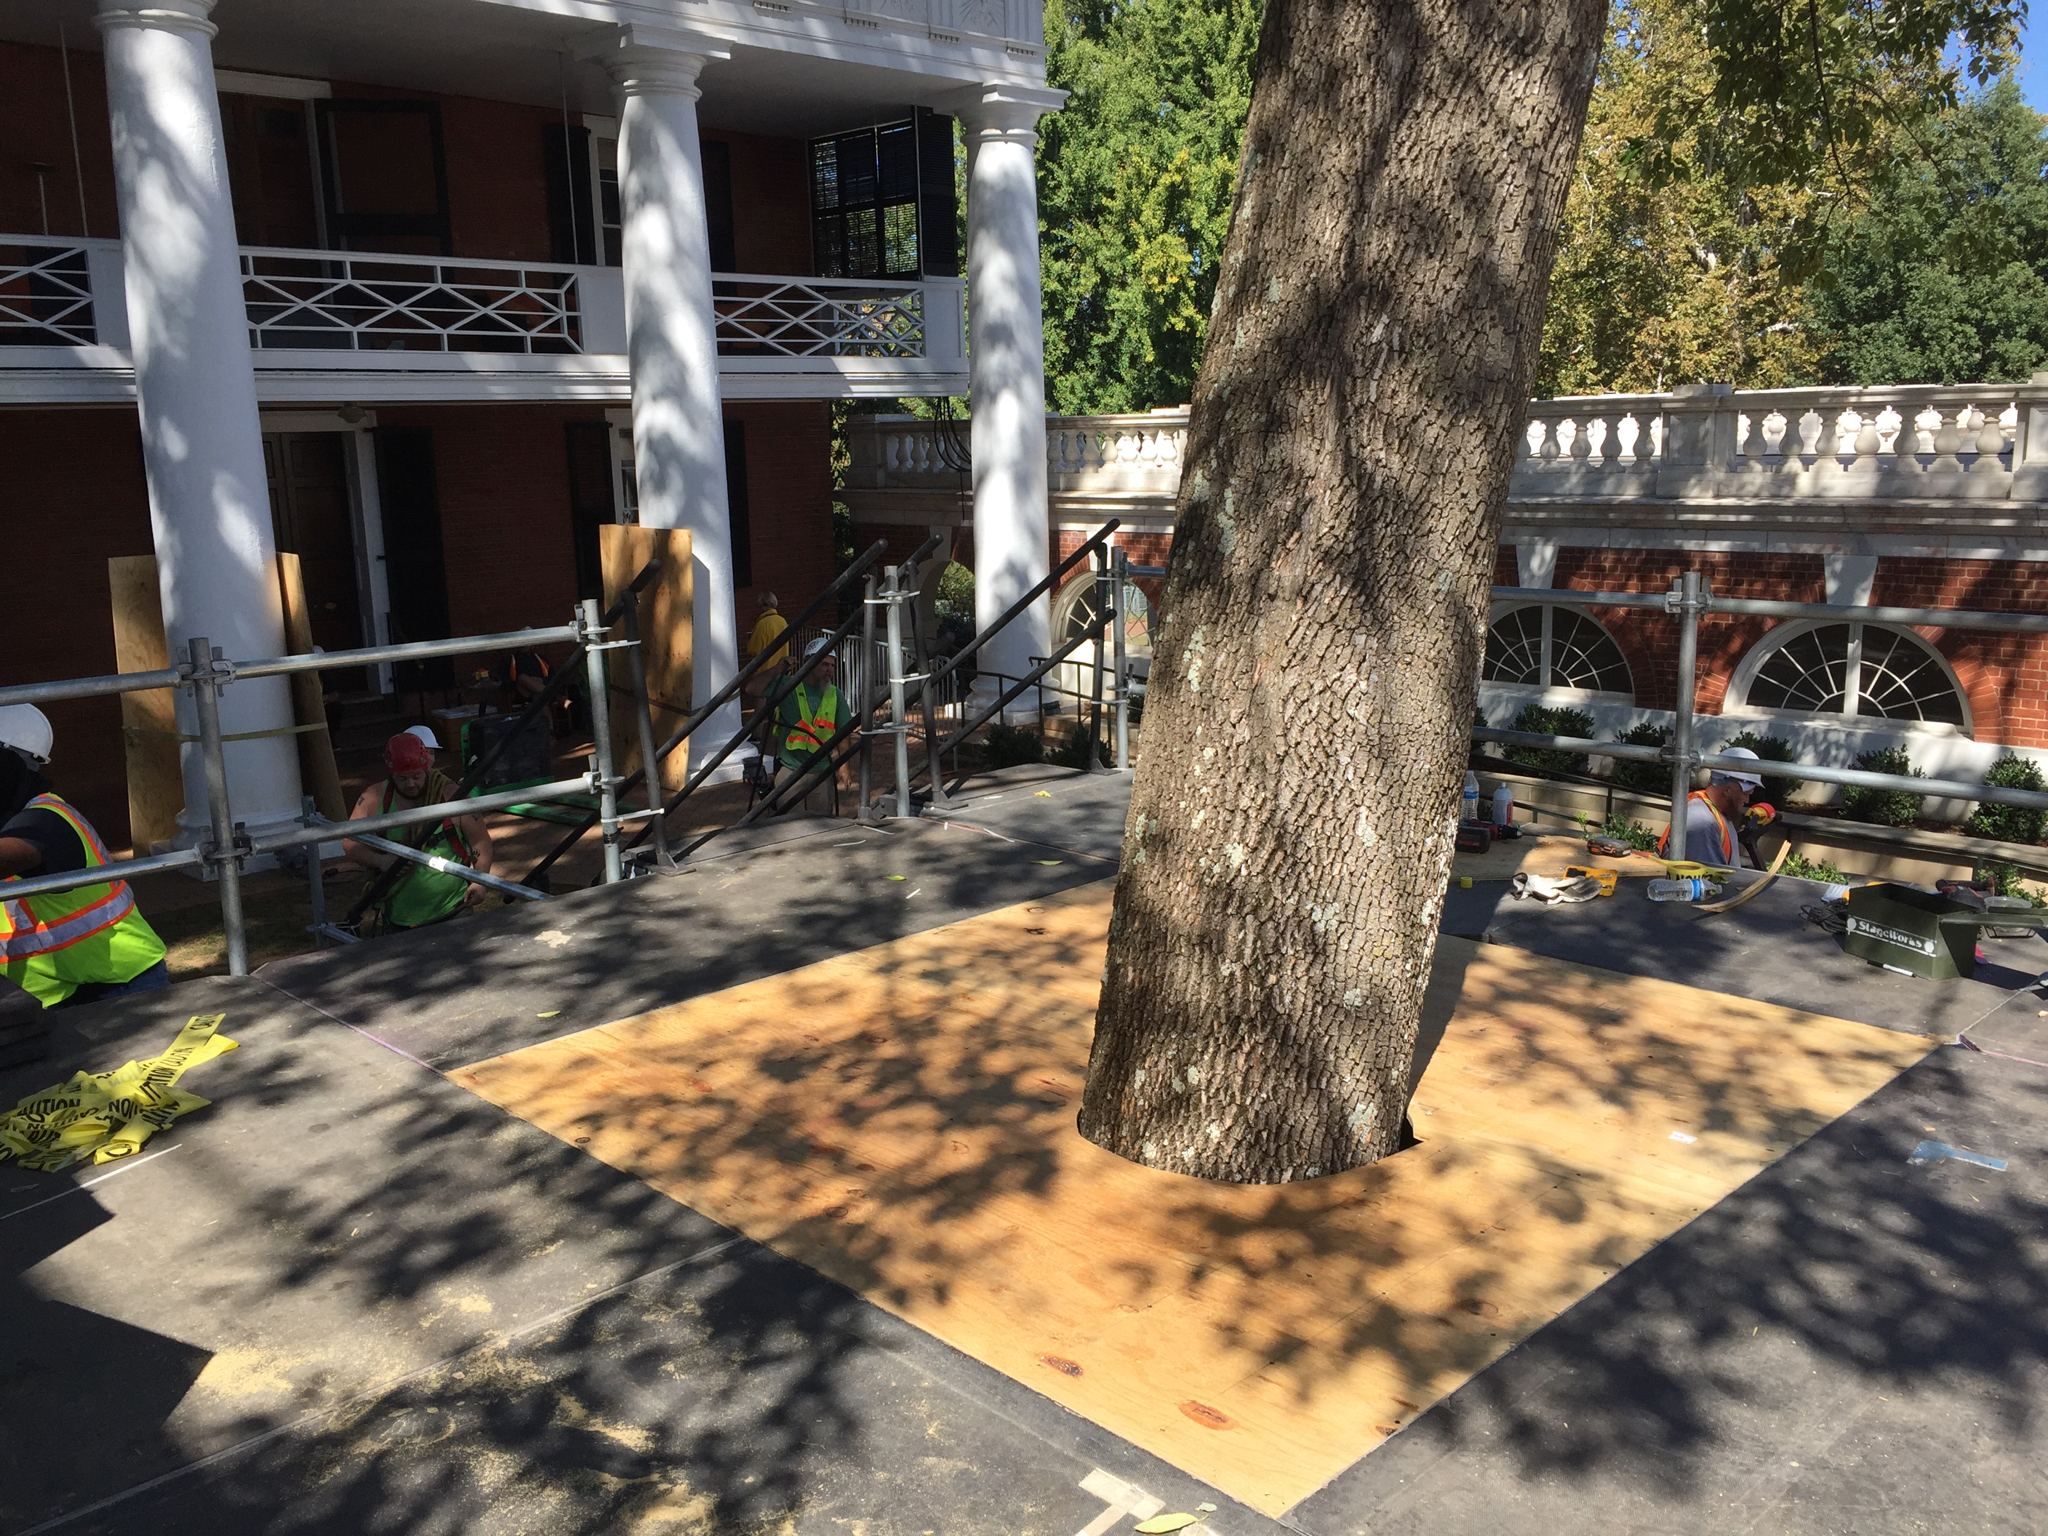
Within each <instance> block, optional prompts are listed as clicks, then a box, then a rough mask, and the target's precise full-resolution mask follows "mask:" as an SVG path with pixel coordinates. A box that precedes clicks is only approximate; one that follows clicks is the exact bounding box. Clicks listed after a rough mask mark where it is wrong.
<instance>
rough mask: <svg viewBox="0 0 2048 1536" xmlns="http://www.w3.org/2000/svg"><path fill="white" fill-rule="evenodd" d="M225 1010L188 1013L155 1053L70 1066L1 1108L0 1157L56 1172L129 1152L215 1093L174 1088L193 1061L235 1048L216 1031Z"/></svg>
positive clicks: (130, 1154)
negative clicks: (105, 1064) (104, 1065)
mask: <svg viewBox="0 0 2048 1536" xmlns="http://www.w3.org/2000/svg"><path fill="white" fill-rule="evenodd" d="M226 1018H227V1015H226V1014H224V1013H206V1014H194V1015H193V1016H192V1017H191V1018H190V1019H188V1020H186V1022H185V1027H184V1028H183V1029H181V1030H179V1031H178V1038H177V1039H175V1040H173V1041H172V1042H171V1047H170V1049H169V1050H167V1051H165V1052H164V1053H163V1054H162V1055H161V1056H152V1057H150V1058H149V1059H148V1060H146V1061H131V1062H129V1063H127V1064H126V1065H125V1066H121V1067H117V1068H116V1069H115V1070H113V1071H112V1072H74V1073H73V1074H72V1075H71V1080H70V1081H69V1082H66V1083H61V1084H59V1085H58V1086H57V1087H55V1088H45V1089H44V1090H43V1091H42V1092H40V1093H32V1094H30V1095H29V1096H28V1097H27V1098H25V1099H23V1100H22V1101H21V1102H20V1103H18V1104H16V1105H15V1106H14V1108H13V1109H11V1110H9V1111H8V1112H7V1113H6V1114H5V1115H4V1116H0V1161H5V1160H6V1159H7V1158H9V1157H12V1158H14V1159H15V1160H16V1161H17V1162H19V1163H20V1164H21V1166H22V1167H24V1168H27V1169H30V1170H32V1171H34V1172H38V1173H57V1172H59V1171H61V1170H63V1169H65V1168H69V1167H70V1166H71V1165H72V1164H73V1163H76V1162H80V1161H82V1160H84V1159H86V1158H90V1159H91V1160H92V1161H93V1162H95V1163H111V1162H113V1161H114V1160H115V1159H116V1158H122V1157H133V1156H134V1155H135V1154H136V1153H137V1152H139V1151H141V1150H142V1144H143V1143H144V1142H145V1141H147V1140H149V1138H150V1137H151V1136H153V1135H155V1134H156V1133H157V1132H158V1131H160V1130H162V1129H163V1128H164V1127H165V1126H167V1125H169V1124H170V1123H171V1122H172V1121H173V1120H176V1119H177V1118H178V1117H179V1116H180V1115H189V1114H190V1113H191V1112H192V1111H193V1110H195V1109H204V1108H206V1106H207V1105H208V1104H210V1103H212V1102H213V1101H212V1100H211V1099H202V1098H200V1097H199V1095H198V1094H196V1093H187V1092H185V1090H184V1089H182V1088H179V1087H178V1086H176V1085H177V1081H178V1079H179V1078H181V1077H183V1076H184V1075H185V1073H187V1072H188V1071H190V1070H191V1069H192V1068H194V1067H196V1066H200V1065H203V1064H204V1063H206V1062H209V1061H211V1060H213V1058H214V1057H216V1056H223V1055H225V1054H227V1053H228V1052H229V1051H232V1050H234V1049H235V1042H234V1041H232V1040H230V1039H228V1038H227V1036H225V1035H223V1034H220V1033H219V1032H218V1031H219V1029H220V1026H221V1024H222V1022H223V1021H225V1020H226Z"/></svg>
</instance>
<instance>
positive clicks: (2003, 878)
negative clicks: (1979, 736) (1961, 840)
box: [1984, 758, 2048, 907]
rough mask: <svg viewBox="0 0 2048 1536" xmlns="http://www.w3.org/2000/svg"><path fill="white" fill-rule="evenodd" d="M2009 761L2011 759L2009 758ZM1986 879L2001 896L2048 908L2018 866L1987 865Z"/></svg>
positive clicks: (2047, 903) (1985, 870)
mask: <svg viewBox="0 0 2048 1536" xmlns="http://www.w3.org/2000/svg"><path fill="white" fill-rule="evenodd" d="M2007 761H2008V762H2009V761H2011V759H2009V758H2008V759H2007ZM1984 878H1985V879H1987V880H1989V881H1990V882H1991V883H1992V885H1993V886H1995V887H1996V888H1997V890H1998V894H1999V895H2001V896H2018V897H2021V898H2022V899H2024V900H2026V901H2029V902H2032V903H2033V904H2034V905H2035V906H2037V907H2048V898H2043V897H2042V896H2041V894H2040V893H2039V892H2038V891H2034V890H2031V889H2029V888H2028V887H2027V885H2026V884H2025V883H2024V882H2023V881H2022V878H2021V876H2020V870H2019V866H2018V865H2017V864H1986V865H1985V866H1984Z"/></svg>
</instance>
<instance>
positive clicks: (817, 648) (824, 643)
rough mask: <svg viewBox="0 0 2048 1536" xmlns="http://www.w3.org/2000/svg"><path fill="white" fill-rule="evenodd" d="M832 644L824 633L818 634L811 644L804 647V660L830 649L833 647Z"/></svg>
mask: <svg viewBox="0 0 2048 1536" xmlns="http://www.w3.org/2000/svg"><path fill="white" fill-rule="evenodd" d="M831 645H832V642H831V641H830V640H828V639H826V638H825V637H824V636H823V635H820V636H818V638H817V639H815V640H813V641H812V642H811V643H810V644H809V645H807V646H805V647H804V660H805V661H809V660H810V659H811V658H812V657H813V656H816V655H818V654H819V653H820V652H823V651H826V650H829V649H830V648H831Z"/></svg>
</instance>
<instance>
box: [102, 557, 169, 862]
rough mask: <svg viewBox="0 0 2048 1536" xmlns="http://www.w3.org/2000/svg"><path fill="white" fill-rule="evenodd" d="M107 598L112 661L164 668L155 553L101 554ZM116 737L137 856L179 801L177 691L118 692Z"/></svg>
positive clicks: (135, 668)
mask: <svg viewBox="0 0 2048 1536" xmlns="http://www.w3.org/2000/svg"><path fill="white" fill-rule="evenodd" d="M107 585H108V588H109V589H110V595H111V597H112V601H113V615H114V665H115V668H116V670H118V671H122V672H160V671H162V670H164V669H165V668H167V667H169V666H170V664H171V662H170V645H169V642H168V641H167V640H166V639H165V636H164V607H163V592H162V589H161V588H159V587H158V585H157V579H156V556H155V555H117V556H115V557H114V558H112V559H110V560H109V561H107ZM121 740H122V743H123V746H124V747H125V749H126V755H127V767H128V838H129V843H130V846H132V847H133V848H134V850H135V852H136V855H137V857H143V856H146V855H147V854H148V853H149V850H150V847H151V845H153V844H156V843H168V842H169V841H170V840H171V839H172V838H173V837H175V836H176V835H177V831H178V812H180V811H182V810H183V809H184V808H185V780H184V775H183V773H182V772H181V771H180V769H179V766H178V696H177V693H176V691H175V690H173V689H170V688H152V689H151V690H150V691H149V692H147V693H124V694H122V695H121Z"/></svg>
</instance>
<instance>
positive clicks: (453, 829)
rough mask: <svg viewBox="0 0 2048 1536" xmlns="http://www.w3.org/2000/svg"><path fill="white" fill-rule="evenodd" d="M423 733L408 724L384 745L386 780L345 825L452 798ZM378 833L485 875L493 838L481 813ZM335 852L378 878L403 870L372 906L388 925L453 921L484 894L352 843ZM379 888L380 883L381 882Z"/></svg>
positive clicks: (372, 789) (478, 887)
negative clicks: (401, 867) (398, 867)
mask: <svg viewBox="0 0 2048 1536" xmlns="http://www.w3.org/2000/svg"><path fill="white" fill-rule="evenodd" d="M424 731H425V727H423V726H414V727H413V728H412V729H411V730H409V731H400V732H399V733H398V734H397V735H396V736H394V737H392V738H391V739H390V740H389V741H387V742H386V743H385V744H384V767H385V769H386V770H387V772H388V776H387V777H386V778H385V780H384V782H383V783H382V784H372V785H371V786H370V787H369V788H368V789H366V790H364V791H363V792H362V794H361V795H360V796H359V797H358V798H357V800H356V803H355V808H354V809H353V810H352V811H350V812H349V820H351V821H360V820H362V819H363V818H364V817H367V816H387V815H389V814H390V813H391V812H393V811H409V810H412V809H413V808H414V807H415V806H421V805H438V804H440V803H441V802H442V801H444V800H448V799H451V798H452V797H453V795H454V792H455V785H454V784H453V783H452V782H450V780H449V778H448V776H447V775H446V774H445V773H443V772H441V770H440V769H438V768H436V767H435V766H434V754H433V751H432V750H431V749H430V748H429V747H428V746H427V744H426V742H425V741H423V740H421V739H420V737H421V733H423V732H424ZM428 734H431V733H428ZM384 835H385V836H386V837H387V838H388V839H389V840H390V841H392V842H401V843H404V844H405V845H406V846H407V847H410V848H417V849H419V851H420V852H422V853H430V854H434V855H436V856H437V857H439V858H443V859H446V860H447V861H448V862H449V863H451V864H466V865H468V866H469V867H470V868H471V869H475V870H480V871H482V872H483V873H485V874H489V873H490V869H491V859H492V850H491V834H490V832H489V831H488V829H486V828H485V826H484V819H483V817H481V816H457V815H451V816H448V817H446V818H445V819H443V820H441V821H433V822H427V823H425V824H422V825H414V826H411V827H403V828H396V829H394V830H392V831H391V832H389V833H386V834H384ZM341 848H342V852H344V853H346V854H347V855H348V856H349V857H350V858H351V859H353V860H355V862H356V863H358V864H360V865H362V866H363V867H364V868H366V869H371V870H375V871H377V872H378V873H379V875H380V877H381V875H382V873H383V871H385V870H387V869H389V868H390V867H391V866H392V865H393V864H403V865H404V866H405V868H404V870H403V872H402V873H400V874H399V875H398V876H397V878H396V879H394V880H392V881H391V882H389V883H388V884H386V885H385V887H384V890H383V891H382V893H381V894H380V895H379V897H378V899H377V901H376V902H375V904H374V906H373V908H372V910H374V911H376V912H377V913H379V914H380V915H381V917H382V919H383V923H384V926H385V927H387V928H424V927H426V926H427V925H428V924H430V923H438V922H442V921H445V920H446V919H448V918H451V917H453V916H455V914H456V913H458V912H460V911H461V910H462V909H463V906H464V904H465V903H467V904H468V905H471V906H474V905H476V904H477V903H479V902H481V901H483V900H484V899H485V898H486V897H488V896H489V894H490V892H489V891H488V890H486V889H485V888H484V887H483V886H481V885H478V884H476V883H475V882H474V881H470V880H465V879H463V878H462V876H460V875H451V874H445V873H443V872H442V871H440V870H437V869H429V868H428V867H427V866H426V865H424V864H415V863H413V862H412V861H411V860H409V859H401V858H399V857H398V855H397V854H395V853H385V852H384V851H383V850H381V849H378V848H372V847H370V846H369V845H368V844H366V843H360V842H357V841H356V840H355V839H354V838H344V839H342V844H341ZM378 883H382V881H381V879H380V881H379V882H378Z"/></svg>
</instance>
